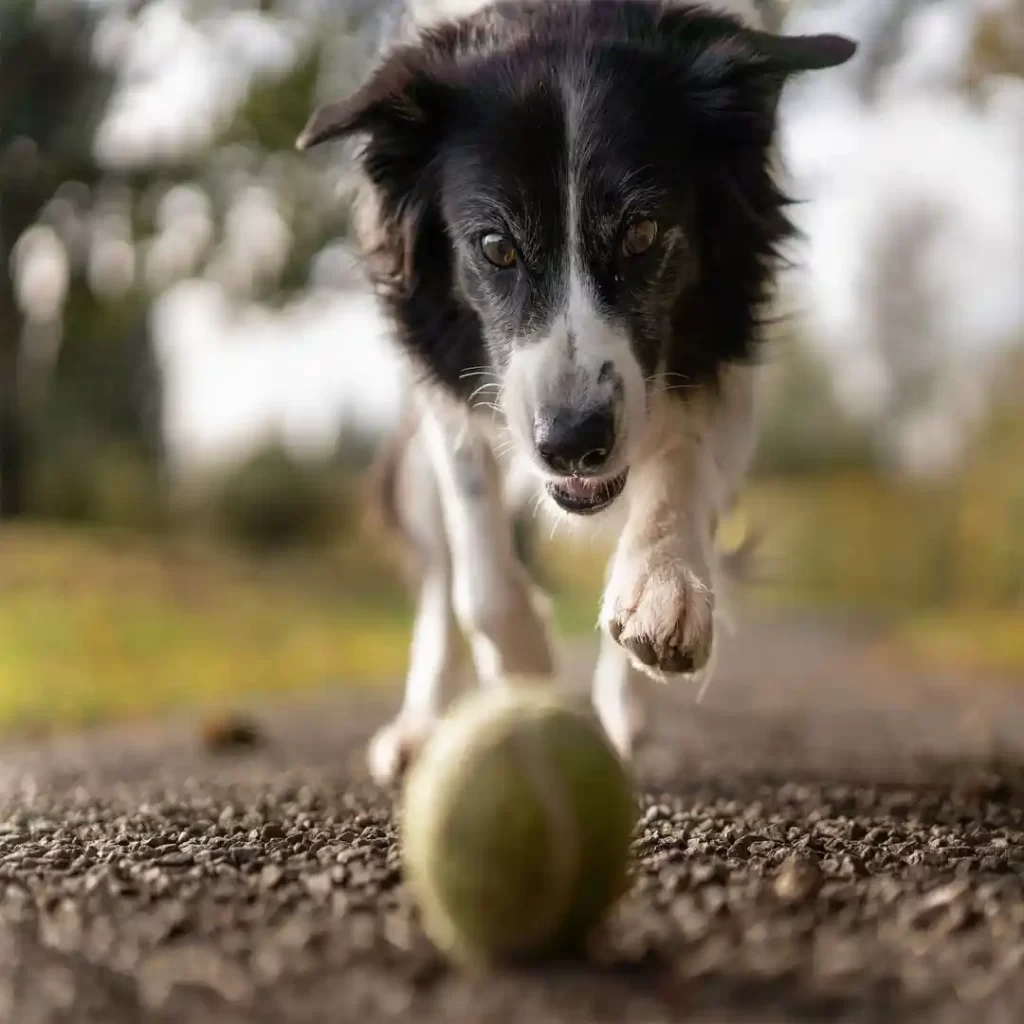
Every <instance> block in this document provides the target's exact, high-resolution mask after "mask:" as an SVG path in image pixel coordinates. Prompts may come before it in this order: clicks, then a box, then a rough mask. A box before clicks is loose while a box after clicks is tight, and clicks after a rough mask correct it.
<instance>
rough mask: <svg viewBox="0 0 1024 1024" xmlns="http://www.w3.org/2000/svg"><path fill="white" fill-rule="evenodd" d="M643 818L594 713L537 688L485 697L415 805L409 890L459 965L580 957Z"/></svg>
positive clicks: (456, 731)
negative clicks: (555, 957)
mask: <svg viewBox="0 0 1024 1024" xmlns="http://www.w3.org/2000/svg"><path fill="white" fill-rule="evenodd" d="M637 811H638V806H637V802H636V800H635V798H634V795H633V789H632V784H631V780H630V777H629V775H628V773H627V771H626V769H625V767H624V765H623V764H622V762H621V760H620V759H619V757H618V755H617V753H616V752H615V750H614V748H613V747H612V746H611V744H610V742H609V741H608V739H607V737H606V736H605V733H604V730H603V729H602V728H601V725H600V723H599V722H598V721H597V719H596V717H595V716H594V715H593V714H592V712H591V711H590V709H589V708H588V707H584V706H579V705H576V704H574V703H573V702H571V701H569V700H567V699H566V698H565V697H562V696H560V695H559V694H558V692H557V689H556V687H555V684H549V685H538V684H537V683H536V682H532V683H522V684H521V685H513V686H507V687H503V688H498V689H492V690H486V691H478V692H477V693H475V694H473V695H471V696H470V697H469V698H467V699H464V700H463V701H461V702H460V703H459V704H457V705H456V706H455V707H454V709H453V710H452V711H451V712H450V713H449V715H448V716H447V717H446V718H445V720H444V721H443V722H442V723H441V724H440V726H439V727H438V729H437V730H436V731H435V732H434V733H433V735H432V736H431V738H430V739H429V740H428V741H427V744H426V746H425V747H424V749H423V750H422V751H421V752H420V756H419V758H418V760H417V761H416V763H415V764H414V766H413V768H412V770H411V771H410V773H409V775H408V777H407V780H406V783H405V788H404V792H403V794H402V819H401V820H402V834H403V835H402V838H403V847H404V867H405V877H406V881H407V883H408V885H409V887H410V890H411V891H412V893H413V895H414V897H415V898H416V900H417V902H418V903H419V906H420V910H421V917H422V921H423V927H424V930H425V931H426V933H427V935H428V936H429V937H430V938H431V939H432V940H433V941H434V943H435V944H436V945H437V946H438V947H439V948H440V949H441V950H442V951H444V952H445V953H447V954H448V955H450V956H451V957H452V958H453V959H455V960H457V961H462V962H465V963H476V964H494V963H497V962H499V961H508V960H522V959H532V958H534V957H538V956H541V955H559V954H562V953H566V954H568V953H571V952H574V951H578V950H579V948H580V947H581V946H582V944H583V942H584V940H585V939H586V937H587V935H588V934H589V933H590V932H591V931H592V930H593V928H594V926H596V925H597V924H598V923H599V921H600V920H601V919H602V918H603V917H604V915H605V913H606V912H607V911H608V909H609V908H610V907H611V905H612V904H613V903H614V902H615V900H616V899H617V898H618V897H619V896H620V895H621V894H622V893H623V892H624V891H625V888H626V885H627V866H628V860H629V846H630V839H631V834H632V830H633V826H634V824H635V822H636V819H637Z"/></svg>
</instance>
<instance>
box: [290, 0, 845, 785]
mask: <svg viewBox="0 0 1024 1024" xmlns="http://www.w3.org/2000/svg"><path fill="white" fill-rule="evenodd" d="M455 2H457V0H442V4H441V5H440V6H441V7H442V11H441V13H442V14H444V10H443V8H444V7H447V9H448V11H449V12H451V10H452V6H451V5H452V3H455ZM457 6H458V7H459V8H460V10H459V12H458V13H457V15H456V16H448V17H442V18H441V19H439V20H438V19H436V18H434V19H433V20H432V18H431V17H430V16H427V17H426V18H425V17H424V16H423V12H422V11H418V10H416V9H415V8H414V9H410V10H408V11H406V17H405V18H404V20H403V22H402V25H401V26H400V30H399V32H398V38H397V39H395V40H393V41H392V43H391V45H389V46H388V47H387V49H386V50H385V52H384V54H383V55H382V57H381V59H380V60H379V62H378V63H377V66H376V68H375V70H373V72H372V73H371V74H370V76H369V78H368V80H367V81H366V82H365V84H363V85H362V87H361V88H359V89H358V90H356V91H355V93H354V94H353V95H351V96H349V97H348V98H347V99H343V100H341V101H340V102H336V103H331V104H328V105H326V106H324V107H322V108H320V109H319V110H317V111H316V112H315V113H314V114H313V116H312V117H311V119H310V121H309V124H308V125H307V127H306V129H305V130H304V132H303V133H302V135H301V136H300V138H299V140H298V143H297V144H298V146H299V148H302V149H305V148H308V147H311V146H315V145H318V144H320V143H323V142H326V141H327V140H335V139H345V138H348V137H354V138H357V139H359V140H361V142H362V145H361V147H360V149H359V150H358V158H357V162H356V167H357V169H358V172H359V176H360V181H361V186H360V193H361V194H360V199H359V204H358V211H357V213H358V216H357V234H358V237H359V240H360V243H361V246H362V248H363V250H364V252H365V254H366V258H367V263H368V266H369V269H370V273H371V277H372V280H373V282H374V283H375V285H376V287H377V289H378V290H379V292H380V295H381V297H382V301H383V303H384V305H385V307H386V311H387V313H388V314H389V317H390V320H391V322H392V323H393V324H394V328H395V332H396V336H397V341H398V342H399V345H400V349H401V350H402V351H403V352H404V353H405V354H406V355H407V356H408V358H409V361H410V363H411V365H412V367H413V368H414V371H415V372H416V374H417V377H416V380H417V383H416V385H415V393H414V399H415V413H414V416H413V419H412V420H411V422H410V424H409V425H408V429H407V430H406V431H405V432H404V434H403V436H402V438H401V443H400V445H399V446H398V449H397V458H396V459H394V460H392V467H393V469H394V472H393V473H392V474H391V482H392V485H393V487H392V494H393V498H394V500H393V502H392V508H393V509H394V510H395V512H396V520H397V522H398V523H399V525H400V526H401V527H402V532H403V533H404V535H405V536H406V537H407V538H409V539H410V540H411V541H412V544H413V546H414V549H415V551H416V552H417V553H418V555H419V558H420V563H421V569H422V573H421V578H420V589H419V607H418V613H417V621H416V626H415V631H414V636H413V642H412V656H411V664H410V670H409V676H408V678H407V681H406V692H405V700H404V705H403V708H402V710H401V712H400V713H399V715H398V717H397V718H396V719H395V720H394V721H393V722H392V723H391V724H390V725H388V726H387V727H386V728H385V729H383V730H382V731H381V732H380V733H378V735H377V736H376V737H375V738H374V740H373V743H372V744H371V748H370V765H371V770H372V772H373V774H374V776H375V777H376V778H377V779H378V780H379V781H381V782H384V781H388V780H390V779H393V778H394V777H395V776H396V775H397V774H398V773H400V772H401V771H402V770H403V769H404V767H405V766H406V765H407V764H408V762H409V759H410V758H411V757H412V756H414V755H415V753H416V751H417V749H418V747H419V745H420V744H421V743H422V741H423V740H424V739H425V737H426V736H427V735H428V733H429V731H430V729H431V727H432V726H433V724H434V722H435V721H436V719H437V716H438V714H439V711H440V708H439V705H440V702H441V691H442V684H443V682H444V681H445V680H446V678H447V677H449V676H451V675H452V674H453V673H454V671H455V669H456V663H457V659H458V656H459V648H460V642H459V639H460V638H459V631H460V630H461V631H462V632H463V634H464V635H465V636H466V638H467V639H468V641H469V648H470V651H471V653H472V659H473V664H474V667H475V670H476V674H477V677H478V679H479V681H480V682H481V683H482V684H483V685H489V684H495V685H497V684H500V682H501V680H503V679H507V678H510V677H514V676H525V675H535V676H536V675H549V674H550V673H552V672H553V671H554V656H553V648H552V638H551V629H550V627H549V616H548V613H547V609H546V607H545V603H544V600H543V598H542V597H541V596H540V594H539V592H538V591H537V589H536V588H535V587H534V586H533V584H532V582H531V580H530V579H529V577H528V575H527V573H526V570H525V567H524V565H523V562H522V560H521V559H520V558H519V557H518V554H517V551H516V547H515V543H514V532H513V518H512V510H513V508H514V507H515V506H516V505H517V504H518V503H519V501H520V499H521V497H522V495H523V494H525V493H527V492H528V490H529V488H519V486H518V483H519V482H520V481H522V480H523V479H524V478H523V477H522V476H521V475H518V470H519V469H522V468H525V471H526V478H525V479H526V481H527V483H528V484H529V485H531V486H536V487H537V488H538V489H540V490H541V491H542V493H543V495H544V501H545V503H546V504H548V505H549V506H550V507H551V508H552V509H553V510H554V511H555V512H557V513H558V514H559V515H561V516H563V517H565V518H567V519H570V520H573V521H577V520H582V519H583V517H588V522H590V521H600V520H605V519H607V518H608V516H609V510H611V509H615V510H616V512H617V513H618V514H617V516H616V518H617V520H618V521H619V526H618V527H617V528H618V538H617V542H616V549H615V552H614V555H613V557H612V560H611V564H610V566H609V569H608V574H607V584H606V587H605V591H604V596H603V599H602V605H601V610H600V625H601V630H602V648H601V652H600V656H599V661H598V666H597V670H596V673H595V677H594V682H593V700H594V705H595V708H596V710H597V713H598V715H599V716H600V718H601V720H602V722H603V724H604V727H605V729H606V730H607V732H608V734H609V736H610V737H611V739H612V740H613V742H614V743H615V744H616V745H617V747H618V749H619V750H620V752H621V753H622V754H623V756H624V757H628V756H629V754H630V752H631V749H630V748H631V743H632V740H633V731H634V722H633V715H632V705H631V702H630V699H629V687H628V683H629V676H630V671H631V666H633V667H635V668H636V669H637V670H639V671H641V672H644V673H646V674H647V675H649V676H652V677H654V678H657V679H661V680H668V679H675V678H677V677H680V676H682V677H693V676H694V675H696V674H699V673H700V672H701V671H702V670H704V669H706V668H707V667H708V665H709V661H710V659H711V655H712V646H713V638H714V628H713V617H714V609H715V584H716V558H715V549H714V540H715V533H716V527H717V524H718V519H719V516H720V514H721V513H722V512H723V510H725V509H726V507H727V505H728V504H729V502H730V501H731V500H732V497H733V494H734V492H735V490H736V488H737V486H738V484H739V482H740V480H741V477H742V476H743V474H744V472H745V470H746V467H747V462H748V459H749V456H750V454H751V451H752V448H753V443H754V440H755V417H754V404H755V403H754V395H755V375H756V373H757V369H756V366H757V358H756V357H757V355H758V349H759V337H760V328H761V325H762V323H763V320H764V318H765V309H766V304H767V302H768V300H769V298H770V292H771V286H772V280H773V272H774V270H775V268H776V266H777V265H778V263H779V260H780V247H781V246H782V245H783V243H784V242H786V241H787V239H788V238H789V237H790V235H791V234H792V229H791V226H790V224H789V222H788V220H787V217H786V203H787V200H786V196H785V194H784V192H783V190H782V187H781V185H780V182H779V176H778V167H777V161H776V156H775V150H774V134H775V121H776V105H777V101H778V98H779V94H780V91H781V89H782V87H783V85H784V84H785V82H786V81H787V79H788V78H789V77H790V76H791V75H793V74H796V73H799V72H804V71H812V70H819V69H824V68H830V67H834V66H836V65H839V64H842V63H844V62H845V61H847V60H849V58H850V57H851V56H852V55H853V53H854V51H855V49H856V46H855V44H854V43H853V42H851V41H850V40H848V39H844V38H841V37H838V36H828V35H818V36H780V35H776V34H772V33H770V32H768V31H766V30H765V28H764V22H763V21H761V20H760V19H759V17H758V12H757V9H756V8H755V7H754V5H753V4H751V3H749V2H748V0H721V2H720V3H719V4H718V5H715V6H709V5H703V4H702V5H693V4H679V3H673V2H664V0H525V2H524V0H511V2H499V3H495V4H490V5H487V6H481V5H480V4H479V3H478V2H474V0H468V2H467V0H462V2H461V3H457ZM467 8H468V9H467ZM506 456H508V458H506ZM510 467H513V468H515V469H516V471H517V472H513V473H510V472H508V470H509V468H510ZM516 492H518V493H516Z"/></svg>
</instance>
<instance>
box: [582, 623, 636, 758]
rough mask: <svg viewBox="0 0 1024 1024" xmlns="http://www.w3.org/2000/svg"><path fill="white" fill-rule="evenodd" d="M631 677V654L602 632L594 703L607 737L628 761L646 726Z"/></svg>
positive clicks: (595, 668)
mask: <svg viewBox="0 0 1024 1024" xmlns="http://www.w3.org/2000/svg"><path fill="white" fill-rule="evenodd" d="M632 678H633V666H632V664H631V663H630V659H629V654H628V653H627V651H626V650H625V649H624V648H623V647H620V646H619V645H618V644H617V643H616V642H615V641H614V640H613V639H612V638H611V637H610V636H609V635H608V634H607V633H606V632H604V631H602V633H601V643H600V647H599V648H598V653H597V664H596V665H595V666H594V675H593V679H592V682H591V702H592V703H593V705H594V710H595V711H596V712H597V717H598V718H599V719H600V721H601V724H602V725H603V726H604V729H605V732H606V733H607V734H608V738H609V739H610V740H611V741H612V743H613V744H614V745H615V749H616V750H617V751H618V752H619V754H620V755H621V756H622V758H623V759H624V760H627V761H628V760H629V759H630V757H631V756H632V754H633V744H634V743H635V742H636V739H637V736H638V734H639V732H640V730H641V728H642V726H643V714H642V709H641V707H640V705H639V703H638V701H637V699H636V695H635V694H634V693H633V692H632V687H631V682H632Z"/></svg>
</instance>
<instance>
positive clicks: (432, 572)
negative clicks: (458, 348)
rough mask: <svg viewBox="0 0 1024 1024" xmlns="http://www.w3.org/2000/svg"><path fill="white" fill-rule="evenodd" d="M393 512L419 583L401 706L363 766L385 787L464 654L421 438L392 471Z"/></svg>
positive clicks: (430, 719) (431, 718)
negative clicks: (414, 561)
mask: <svg viewBox="0 0 1024 1024" xmlns="http://www.w3.org/2000/svg"><path fill="white" fill-rule="evenodd" d="M395 503H396V512H397V515H398V517H399V518H400V520H401V524H402V529H403V532H404V533H405V535H406V537H407V539H408V541H409V542H410V544H411V546H412V548H413V550H414V553H415V555H416V556H417V559H418V562H419V570H420V582H419V591H418V594H417V603H416V617H415V621H414V624H413V633H412V643H411V645H410V651H409V668H408V672H407V674H406V679H405V691H404V696H403V701H402V708H401V710H400V711H399V713H398V715H397V716H396V717H395V719H394V720H393V721H392V722H390V723H389V724H388V725H386V726H385V727H384V728H382V729H381V730H380V731H379V732H378V733H377V734H376V735H375V736H374V738H373V740H372V741H371V743H370V748H369V755H368V760H369V766H370V772H371V774H372V775H373V777H374V779H375V780H376V781H377V782H378V783H380V784H382V785H384V784H387V783H389V782H392V781H393V780H394V779H396V778H397V777H398V776H399V775H401V774H402V772H403V771H404V770H405V769H406V767H407V766H408V764H409V763H410V762H411V760H412V759H413V758H414V757H415V756H416V754H417V752H418V751H419V748H420V746H421V745H422V744H423V742H424V741H425V740H426V738H427V736H428V735H429V734H430V732H431V730H432V729H433V727H434V724H435V723H436V721H437V719H438V716H439V715H440V713H441V704H442V700H443V697H444V691H445V687H446V685H448V684H450V682H451V681H452V680H453V679H454V678H455V677H456V676H457V675H458V673H459V671H460V670H461V668H462V664H463V660H464V659H463V648H462V643H461V637H460V636H459V627H458V622H457V620H456V616H455V609H454V607H453V605H452V560H451V552H450V550H449V544H448V534H447V532H446V531H445V528H444V520H443V517H442V511H441V500H440V495H439V493H438V487H437V480H436V476H435V473H434V467H433V465H432V463H431V462H430V459H429V457H428V454H427V451H426V447H425V445H424V442H423V437H422V433H417V434H416V435H414V436H413V437H412V439H411V440H410V441H409V444H408V446H407V448H406V450H405V451H404V452H403V454H402V460H401V464H400V466H399V467H398V470H397V472H396V484H395Z"/></svg>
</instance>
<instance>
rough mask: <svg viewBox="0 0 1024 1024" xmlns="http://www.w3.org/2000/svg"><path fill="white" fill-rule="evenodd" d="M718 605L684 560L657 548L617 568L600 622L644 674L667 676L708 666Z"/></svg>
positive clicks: (614, 571) (686, 672) (610, 582)
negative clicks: (664, 553)
mask: <svg viewBox="0 0 1024 1024" xmlns="http://www.w3.org/2000/svg"><path fill="white" fill-rule="evenodd" d="M714 607H715V599H714V594H713V592H712V590H711V588H710V587H709V586H708V585H707V584H705V583H704V582H703V581H702V580H701V579H700V578H699V577H698V576H697V575H696V573H694V572H693V570H692V569H690V568H689V565H688V564H687V563H686V562H685V561H683V560H682V559H680V558H678V557H672V556H671V555H668V554H666V555H659V554H657V553H655V552H652V553H651V554H650V555H649V556H647V557H645V558H642V559H630V560H628V561H625V560H624V561H623V562H621V563H619V564H616V566H615V567H614V568H613V570H612V576H611V579H610V580H609V585H608V589H607V591H606V592H605V601H604V609H603V612H602V616H601V622H602V625H603V626H604V628H605V629H607V630H608V633H609V634H610V635H611V637H612V639H613V640H615V641H616V642H617V643H618V644H620V645H621V646H622V647H623V648H625V650H626V651H627V652H628V653H629V655H630V658H631V660H632V661H633V663H634V665H636V667H637V668H638V669H639V670H640V671H641V672H644V673H645V674H646V675H649V676H652V677H654V678H655V679H664V678H665V677H666V676H678V675H692V674H693V673H695V672H699V671H700V670H701V669H702V668H704V666H705V665H707V663H708V661H709V659H710V657H711V646H712V640H713V638H714Z"/></svg>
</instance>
